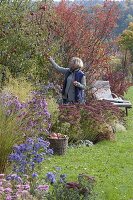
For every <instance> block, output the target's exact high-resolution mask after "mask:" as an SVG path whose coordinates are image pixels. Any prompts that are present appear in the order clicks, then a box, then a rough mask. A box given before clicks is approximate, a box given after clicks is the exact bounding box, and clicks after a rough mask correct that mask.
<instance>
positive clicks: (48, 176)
mask: <svg viewBox="0 0 133 200" xmlns="http://www.w3.org/2000/svg"><path fill="white" fill-rule="evenodd" d="M46 180H47V181H49V182H50V183H55V182H56V176H55V174H54V173H52V172H48V173H47V174H46Z"/></svg>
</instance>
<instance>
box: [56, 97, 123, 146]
mask: <svg viewBox="0 0 133 200" xmlns="http://www.w3.org/2000/svg"><path fill="white" fill-rule="evenodd" d="M59 110H60V113H59V119H58V120H59V122H60V125H61V124H63V123H65V122H67V123H69V124H70V127H69V130H68V132H67V135H68V136H69V139H70V141H72V142H74V141H78V140H84V139H87V140H91V141H93V142H94V143H96V142H98V141H100V140H103V139H108V140H112V139H113V140H114V138H115V135H114V132H113V129H112V122H113V121H115V120H119V119H121V118H122V116H123V113H122V111H121V110H120V109H119V108H118V107H116V106H114V105H113V104H111V103H110V102H108V101H97V100H93V101H91V102H89V103H86V104H74V105H61V106H59Z"/></svg>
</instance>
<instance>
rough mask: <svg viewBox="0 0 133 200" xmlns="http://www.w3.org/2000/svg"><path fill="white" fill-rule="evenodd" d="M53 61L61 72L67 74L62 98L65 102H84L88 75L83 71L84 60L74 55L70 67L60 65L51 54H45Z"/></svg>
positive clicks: (54, 65) (53, 64)
mask: <svg viewBox="0 0 133 200" xmlns="http://www.w3.org/2000/svg"><path fill="white" fill-rule="evenodd" d="M44 56H45V57H46V58H47V59H48V60H49V61H50V62H51V63H52V66H53V67H54V68H55V69H56V70H57V71H58V72H60V73H62V74H64V75H65V79H64V84H63V89H62V98H63V103H64V104H65V103H84V102H85V99H84V90H85V88H86V77H85V74H84V73H83V72H82V71H81V68H83V62H82V60H81V59H80V58H77V57H73V58H72V59H71V60H70V62H69V66H68V68H63V67H60V66H59V65H58V64H56V62H55V61H54V60H53V58H52V57H51V56H48V55H47V54H45V55H44Z"/></svg>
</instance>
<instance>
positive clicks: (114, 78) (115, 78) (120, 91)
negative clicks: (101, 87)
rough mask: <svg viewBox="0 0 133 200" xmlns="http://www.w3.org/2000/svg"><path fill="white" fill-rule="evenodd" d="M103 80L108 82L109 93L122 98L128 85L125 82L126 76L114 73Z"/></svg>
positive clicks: (105, 76)
mask: <svg viewBox="0 0 133 200" xmlns="http://www.w3.org/2000/svg"><path fill="white" fill-rule="evenodd" d="M103 79H104V80H109V83H110V86H111V91H112V92H113V93H115V94H117V95H122V96H124V93H125V92H127V89H128V88H129V86H130V84H129V82H128V81H127V80H126V75H125V74H124V73H122V72H114V73H109V74H106V75H104V77H103Z"/></svg>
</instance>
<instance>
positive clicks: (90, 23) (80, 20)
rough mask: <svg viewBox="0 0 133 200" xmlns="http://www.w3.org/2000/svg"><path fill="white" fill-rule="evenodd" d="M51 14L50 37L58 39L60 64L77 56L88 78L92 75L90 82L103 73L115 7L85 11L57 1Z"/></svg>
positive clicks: (107, 67) (85, 9)
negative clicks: (52, 31) (53, 14)
mask: <svg viewBox="0 0 133 200" xmlns="http://www.w3.org/2000/svg"><path fill="white" fill-rule="evenodd" d="M55 13H56V15H55V16H54V17H55V19H54V21H57V25H56V26H55V27H54V34H55V36H56V38H57V39H58V38H59V39H60V43H61V49H63V52H64V59H65V61H64V62H66V63H68V60H69V59H70V58H71V57H72V56H79V57H81V58H82V59H83V60H84V62H85V65H86V69H85V71H86V72H87V74H88V75H89V76H90V75H91V77H92V74H93V78H94V77H96V76H97V75H99V74H103V73H105V72H107V70H109V66H108V60H109V56H110V54H111V51H112V48H111V45H112V43H111V40H110V36H111V33H112V30H113V29H114V28H115V27H116V22H117V19H118V13H119V12H118V7H117V4H116V3H114V2H110V1H109V2H108V1H106V2H105V3H104V4H103V5H102V6H97V7H92V8H90V7H89V8H85V7H83V6H81V5H76V4H72V5H69V4H68V3H67V1H61V3H60V4H58V6H57V7H55Z"/></svg>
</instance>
